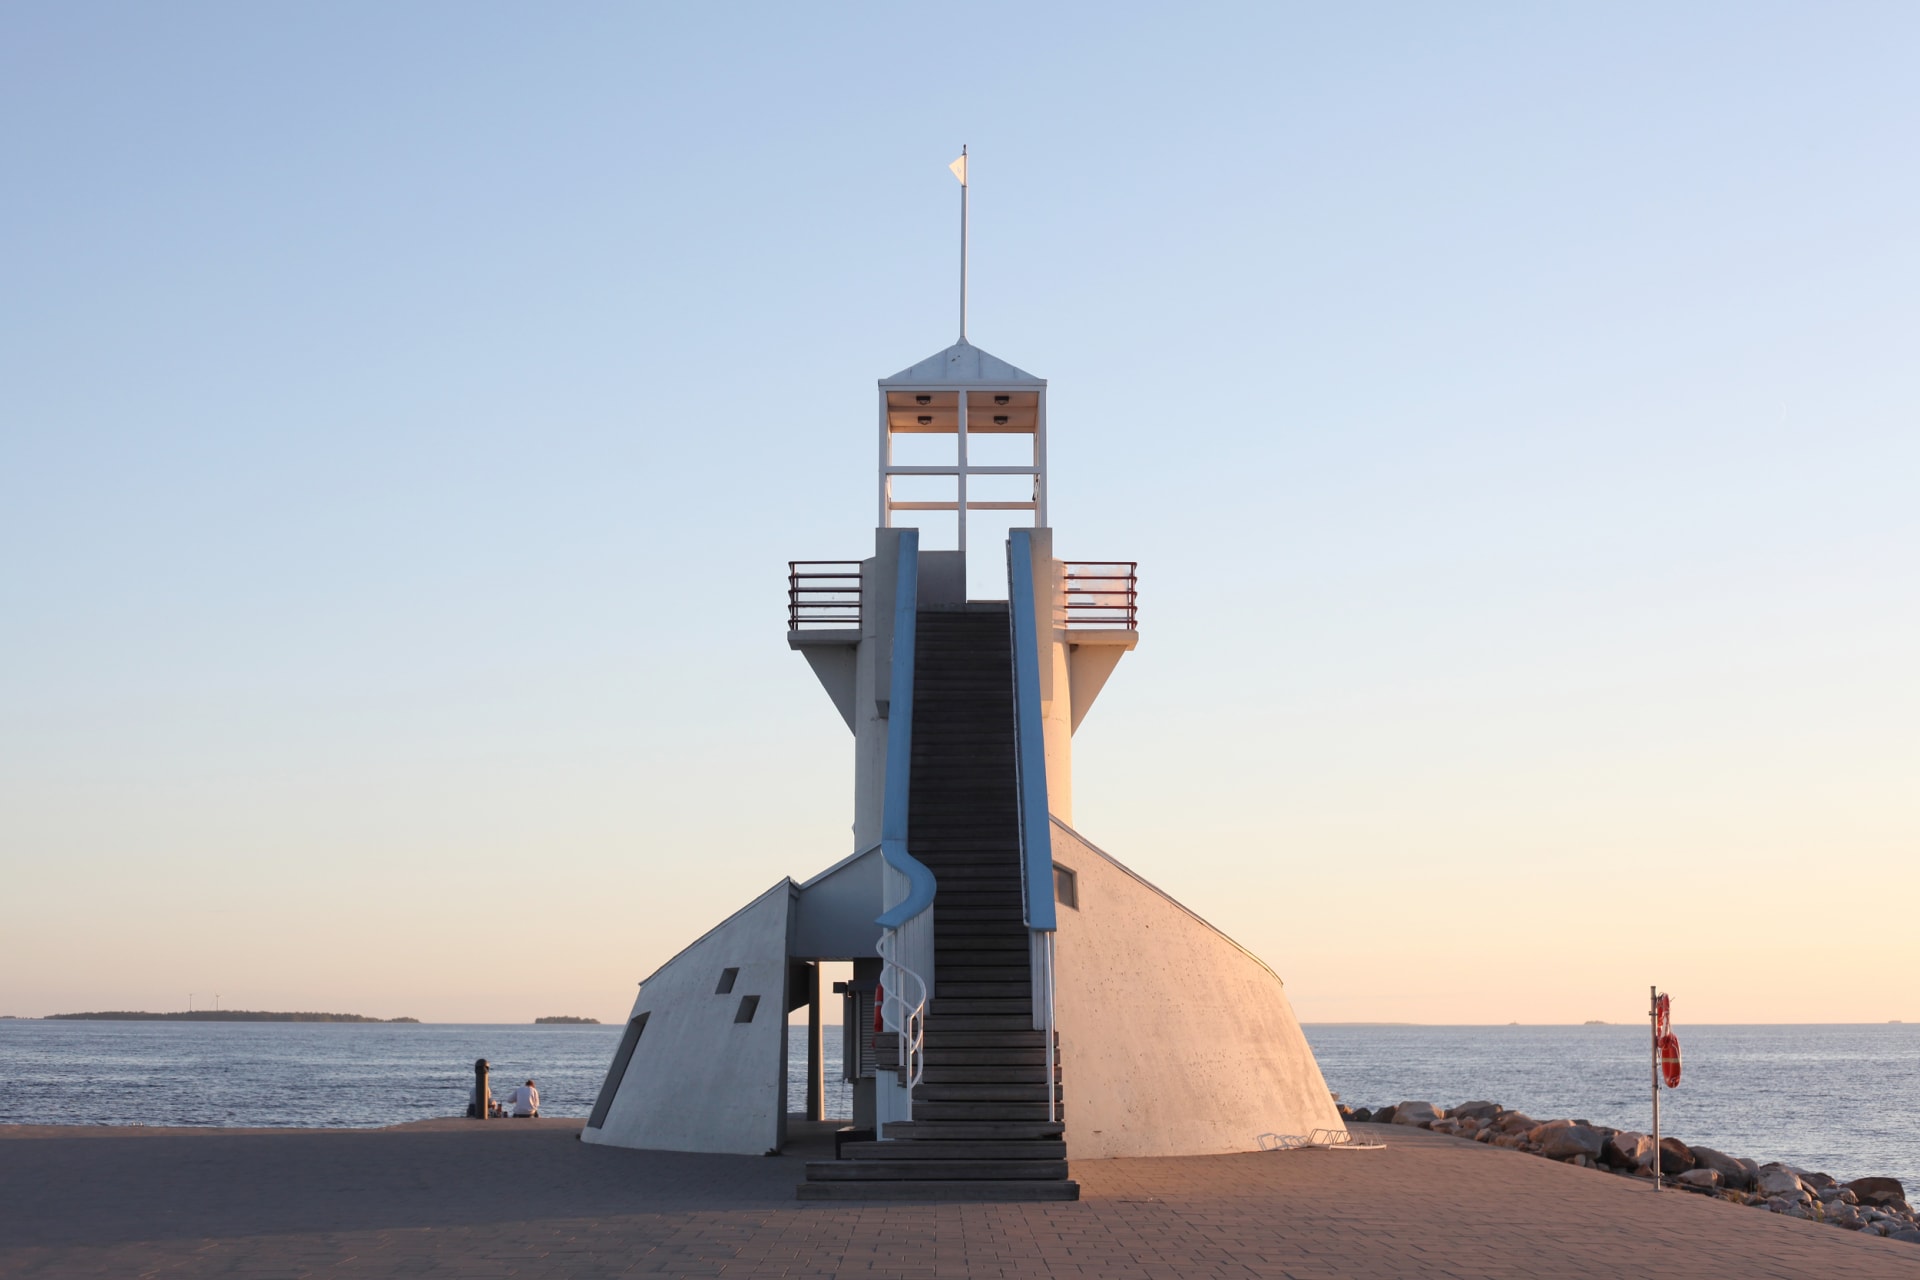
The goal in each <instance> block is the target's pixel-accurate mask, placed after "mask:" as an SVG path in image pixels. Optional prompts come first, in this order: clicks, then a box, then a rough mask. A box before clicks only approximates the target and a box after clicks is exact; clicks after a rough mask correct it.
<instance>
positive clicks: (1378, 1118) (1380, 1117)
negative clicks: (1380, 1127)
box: [1373, 1107, 1394, 1124]
mask: <svg viewBox="0 0 1920 1280" xmlns="http://www.w3.org/2000/svg"><path fill="white" fill-rule="evenodd" d="M1393 1113H1394V1108H1392V1107H1382V1108H1380V1109H1379V1110H1378V1111H1376V1112H1374V1113H1373V1122H1374V1123H1375V1124H1392V1123H1393Z"/></svg>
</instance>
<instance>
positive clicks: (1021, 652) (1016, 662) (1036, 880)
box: [1007, 529, 1059, 1121]
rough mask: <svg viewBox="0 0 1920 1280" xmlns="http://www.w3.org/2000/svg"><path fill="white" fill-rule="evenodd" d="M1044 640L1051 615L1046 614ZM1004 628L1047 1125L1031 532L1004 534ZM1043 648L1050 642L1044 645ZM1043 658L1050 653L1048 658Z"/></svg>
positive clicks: (1040, 729)
mask: <svg viewBox="0 0 1920 1280" xmlns="http://www.w3.org/2000/svg"><path fill="white" fill-rule="evenodd" d="M1047 620H1048V625H1049V638H1051V624H1052V610H1051V608H1049V610H1048V615H1047ZM1007 621H1008V625H1009V626H1010V627H1011V628H1012V631H1013V637H1012V638H1013V724H1014V753H1015V780H1016V782H1017V785H1018V788H1019V805H1020V900H1021V910H1022V913H1023V915H1024V917H1025V921H1026V926H1027V931H1028V932H1027V942H1028V956H1029V959H1030V960H1031V964H1032V973H1033V1015H1034V1024H1035V1026H1036V1028H1037V1029H1038V1030H1041V1031H1044V1032H1045V1033H1046V1046H1047V1119H1048V1120H1050V1121H1051V1120H1056V1119H1058V1118H1059V1112H1058V1105H1059V1094H1058V1088H1057V1086H1056V1084H1055V1075H1056V1068H1055V1064H1054V1008H1053V986H1054V983H1053V964H1054V936H1053V935H1054V929H1055V926H1056V924H1057V918H1056V913H1055V911H1054V903H1053V897H1054V892H1053V819H1052V813H1051V809H1050V806H1049V805H1048V803H1047V741H1046V730H1045V722H1044V721H1043V720H1042V714H1043V713H1042V711H1041V707H1040V623H1039V606H1038V602H1037V601H1036V599H1035V595H1034V575H1033V532H1032V530H1029V529H1010V530H1008V532H1007ZM1049 648H1051V642H1049ZM1049 657H1051V654H1049Z"/></svg>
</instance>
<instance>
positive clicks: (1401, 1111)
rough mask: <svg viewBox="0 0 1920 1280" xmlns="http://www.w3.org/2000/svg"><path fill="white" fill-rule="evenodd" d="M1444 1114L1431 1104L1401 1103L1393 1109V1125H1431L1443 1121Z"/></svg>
mask: <svg viewBox="0 0 1920 1280" xmlns="http://www.w3.org/2000/svg"><path fill="white" fill-rule="evenodd" d="M1446 1114H1447V1113H1446V1112H1444V1111H1442V1110H1441V1109H1440V1108H1438V1107H1436V1106H1434V1105H1433V1104H1432V1103H1431V1102H1402V1103H1401V1104H1399V1105H1398V1106H1396V1107H1395V1108H1394V1109H1393V1122H1394V1123H1395V1124H1432V1123H1433V1122H1434V1121H1435V1120H1440V1119H1443V1118H1444V1117H1445V1116H1446Z"/></svg>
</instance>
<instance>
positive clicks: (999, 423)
mask: <svg viewBox="0 0 1920 1280" xmlns="http://www.w3.org/2000/svg"><path fill="white" fill-rule="evenodd" d="M993 425H994V426H996V427H1004V426H1006V425H1007V415H1006V414H1004V413H996V414H994V415H993Z"/></svg>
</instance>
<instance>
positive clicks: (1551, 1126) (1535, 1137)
mask: <svg viewBox="0 0 1920 1280" xmlns="http://www.w3.org/2000/svg"><path fill="white" fill-rule="evenodd" d="M1578 1123H1579V1121H1577V1120H1549V1121H1547V1122H1546V1123H1545V1124H1537V1125H1535V1126H1533V1128H1531V1129H1529V1130H1527V1141H1528V1142H1544V1141H1546V1137H1547V1135H1548V1134H1550V1133H1552V1132H1553V1131H1554V1130H1555V1129H1565V1128H1567V1127H1568V1126H1569V1125H1574V1124H1578Z"/></svg>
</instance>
